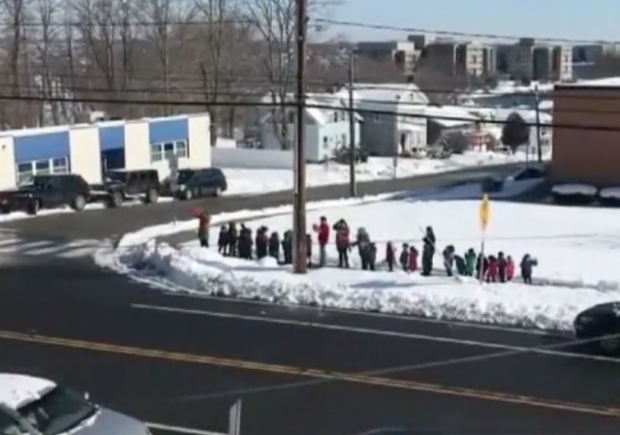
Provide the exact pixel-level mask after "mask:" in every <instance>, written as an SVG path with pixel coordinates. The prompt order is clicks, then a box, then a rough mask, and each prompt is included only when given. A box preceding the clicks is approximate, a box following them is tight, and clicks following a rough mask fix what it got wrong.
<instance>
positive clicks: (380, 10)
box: [329, 0, 620, 41]
mask: <svg viewBox="0 0 620 435" xmlns="http://www.w3.org/2000/svg"><path fill="white" fill-rule="evenodd" d="M334 12H335V13H333V14H329V18H331V19H337V20H342V21H358V22H364V23H374V24H381V25H392V26H397V27H407V28H421V29H431V30H449V31H458V32H474V33H492V34H500V35H515V36H533V37H551V38H568V39H579V40H606V41H607V40H608V41H620V24H619V21H618V18H619V17H620V0H590V1H584V0H572V1H571V0H518V1H510V0H344V4H343V5H341V6H339V7H338V8H337V9H336V10H335V11H334ZM329 33H330V34H335V33H343V34H346V35H347V36H348V38H349V39H352V40H376V39H401V38H402V39H405V37H406V35H407V33H405V32H402V33H401V32H389V31H376V30H365V29H360V28H353V27H346V28H332V29H330V30H329Z"/></svg>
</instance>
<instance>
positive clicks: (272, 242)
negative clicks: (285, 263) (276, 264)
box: [269, 231, 280, 261]
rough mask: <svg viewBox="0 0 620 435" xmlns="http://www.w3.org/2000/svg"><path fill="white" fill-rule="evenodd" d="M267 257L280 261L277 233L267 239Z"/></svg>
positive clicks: (278, 236)
mask: <svg viewBox="0 0 620 435" xmlns="http://www.w3.org/2000/svg"><path fill="white" fill-rule="evenodd" d="M269 256H270V257H273V258H275V259H276V260H278V261H280V235H279V234H278V232H277V231H274V232H273V233H271V236H270V237H269Z"/></svg>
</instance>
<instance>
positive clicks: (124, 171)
mask: <svg viewBox="0 0 620 435" xmlns="http://www.w3.org/2000/svg"><path fill="white" fill-rule="evenodd" d="M110 172H116V173H119V174H126V173H128V172H157V169H125V168H122V169H109V170H107V171H106V173H110Z"/></svg>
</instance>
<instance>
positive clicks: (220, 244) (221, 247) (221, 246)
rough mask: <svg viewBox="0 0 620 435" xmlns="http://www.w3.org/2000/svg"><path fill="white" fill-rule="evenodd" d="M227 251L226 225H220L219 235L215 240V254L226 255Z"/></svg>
mask: <svg viewBox="0 0 620 435" xmlns="http://www.w3.org/2000/svg"><path fill="white" fill-rule="evenodd" d="M227 249H228V228H226V225H222V227H221V228H220V235H219V236H218V238H217V252H219V253H220V254H222V255H226V254H227V252H226V251H227Z"/></svg>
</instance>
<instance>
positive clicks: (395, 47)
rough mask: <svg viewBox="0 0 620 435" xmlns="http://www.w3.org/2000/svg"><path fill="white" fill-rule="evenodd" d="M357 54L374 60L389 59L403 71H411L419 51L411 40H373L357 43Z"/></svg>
mask: <svg viewBox="0 0 620 435" xmlns="http://www.w3.org/2000/svg"><path fill="white" fill-rule="evenodd" d="M356 51H357V54H358V55H360V56H362V57H367V58H369V59H374V60H380V61H381V60H390V61H391V62H394V63H395V64H396V65H398V66H399V68H401V69H402V71H403V73H411V72H413V67H414V66H415V63H416V61H417V59H418V57H419V54H420V51H419V50H418V49H416V46H415V43H414V42H411V41H375V42H359V43H357V50H356Z"/></svg>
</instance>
